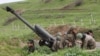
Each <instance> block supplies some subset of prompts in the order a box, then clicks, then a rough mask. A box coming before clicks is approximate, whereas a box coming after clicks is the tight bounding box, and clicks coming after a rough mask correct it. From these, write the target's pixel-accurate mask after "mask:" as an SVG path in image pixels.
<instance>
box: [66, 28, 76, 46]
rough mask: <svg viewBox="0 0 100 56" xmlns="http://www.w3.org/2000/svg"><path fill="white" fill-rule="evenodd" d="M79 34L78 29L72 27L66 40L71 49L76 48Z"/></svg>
mask: <svg viewBox="0 0 100 56" xmlns="http://www.w3.org/2000/svg"><path fill="white" fill-rule="evenodd" d="M77 33H78V28H76V27H71V28H70V29H69V31H68V32H67V34H66V40H68V41H69V44H70V47H74V46H75V45H76V44H75V40H76V34H77Z"/></svg>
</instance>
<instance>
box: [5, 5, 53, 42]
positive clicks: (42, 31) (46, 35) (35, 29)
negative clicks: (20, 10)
mask: <svg viewBox="0 0 100 56" xmlns="http://www.w3.org/2000/svg"><path fill="white" fill-rule="evenodd" d="M6 10H7V11H8V12H11V13H12V14H14V15H15V16H16V17H18V19H20V20H21V21H22V22H23V23H25V24H26V25H27V26H28V27H29V28H30V29H31V30H32V31H33V32H35V33H36V34H37V35H38V36H40V37H41V38H42V39H43V40H46V41H54V38H53V36H52V35H50V34H49V33H48V32H47V31H46V30H45V29H44V28H42V27H40V26H38V25H35V27H33V26H32V25H30V24H29V23H28V22H27V21H26V20H25V19H24V18H23V17H21V16H20V15H19V14H17V13H16V12H15V11H14V10H13V9H12V8H10V7H8V6H7V7H6Z"/></svg>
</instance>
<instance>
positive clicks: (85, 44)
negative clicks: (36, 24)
mask: <svg viewBox="0 0 100 56" xmlns="http://www.w3.org/2000/svg"><path fill="white" fill-rule="evenodd" d="M77 38H78V39H80V40H81V41H82V45H81V48H82V49H83V48H85V49H95V47H96V42H95V39H94V38H93V37H92V36H90V35H88V34H82V33H78V34H77Z"/></svg>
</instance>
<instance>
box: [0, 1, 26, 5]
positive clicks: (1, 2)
mask: <svg viewBox="0 0 100 56" xmlns="http://www.w3.org/2000/svg"><path fill="white" fill-rule="evenodd" d="M18 1H24V0H0V4H4V3H10V2H18Z"/></svg>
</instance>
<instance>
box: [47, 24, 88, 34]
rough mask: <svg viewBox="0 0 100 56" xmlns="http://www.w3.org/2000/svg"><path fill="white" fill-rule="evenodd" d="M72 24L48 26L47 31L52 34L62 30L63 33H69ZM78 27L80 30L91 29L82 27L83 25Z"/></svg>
mask: <svg viewBox="0 0 100 56" xmlns="http://www.w3.org/2000/svg"><path fill="white" fill-rule="evenodd" d="M71 27H72V26H71V25H60V26H52V27H48V28H47V31H48V32H49V33H50V34H52V35H56V34H57V33H58V32H61V33H62V34H63V35H64V34H65V33H67V31H68V30H69V29H70V28H71ZM76 28H77V29H79V31H78V32H86V31H87V30H89V29H86V28H81V27H78V26H77V27H76Z"/></svg>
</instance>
